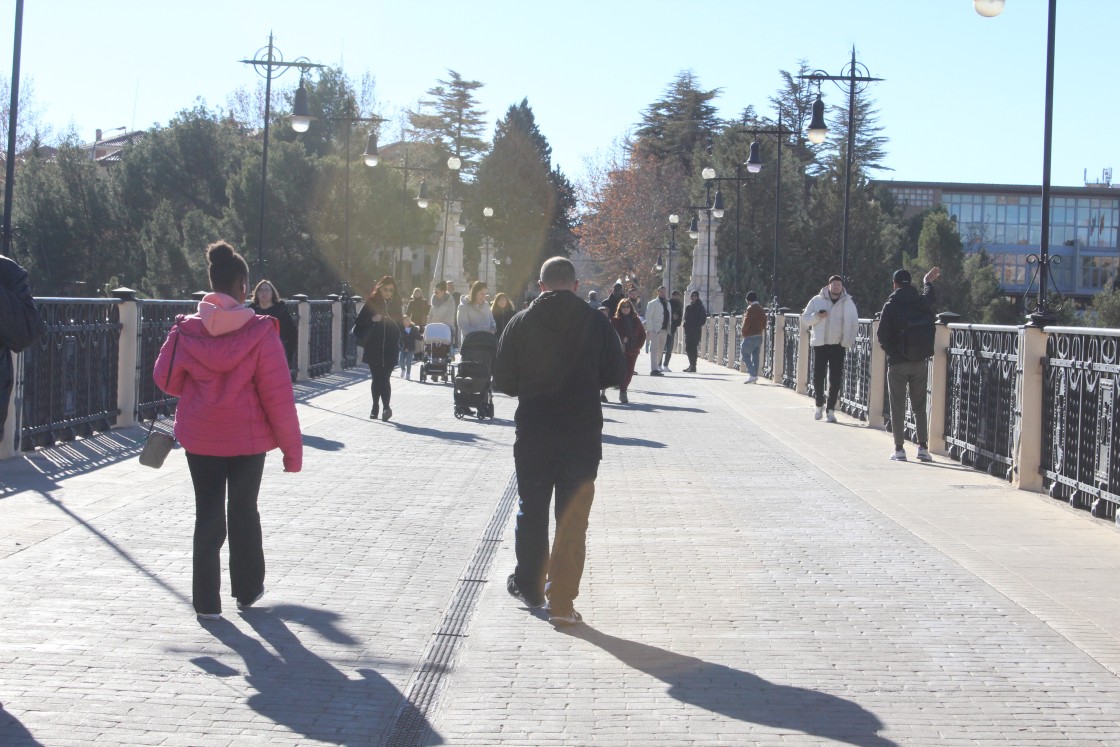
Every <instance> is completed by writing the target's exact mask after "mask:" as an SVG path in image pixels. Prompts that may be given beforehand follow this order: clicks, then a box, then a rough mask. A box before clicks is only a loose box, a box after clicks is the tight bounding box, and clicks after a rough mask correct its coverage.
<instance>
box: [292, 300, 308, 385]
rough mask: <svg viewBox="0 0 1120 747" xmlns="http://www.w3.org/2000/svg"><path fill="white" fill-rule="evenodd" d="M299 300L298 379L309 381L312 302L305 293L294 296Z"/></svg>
mask: <svg viewBox="0 0 1120 747" xmlns="http://www.w3.org/2000/svg"><path fill="white" fill-rule="evenodd" d="M292 300H293V301H298V302H299V344H298V345H297V346H296V347H297V350H296V380H297V381H307V380H308V379H310V378H311V376H310V375H309V374H308V370H309V369H310V368H311V304H310V303H308V300H307V296H306V295H304V294H303V293H300V294H298V295H295V296H292Z"/></svg>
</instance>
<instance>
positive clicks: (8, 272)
mask: <svg viewBox="0 0 1120 747" xmlns="http://www.w3.org/2000/svg"><path fill="white" fill-rule="evenodd" d="M42 334H43V320H42V319H41V318H40V317H39V311H38V310H37V309H36V308H35V300H34V299H33V298H32V297H31V286H30V285H28V283H27V271H26V270H24V269H23V268H22V267H20V266H19V265H18V264H16V263H15V261H13V260H11V259H8V258H7V257H5V256H4V255H2V254H0V437H3V435H4V423H5V421H6V420H7V419H8V401H9V400H10V399H11V397H12V388H13V387H14V386H15V381H16V377H15V370H14V369H13V367H12V353H19V352H21V351H23V350H26V349H27V348H28V347H30V345H31V343H33V342H35V340H37V339H39V337H40V336H41V335H42Z"/></svg>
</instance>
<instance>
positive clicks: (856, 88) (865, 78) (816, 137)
mask: <svg viewBox="0 0 1120 747" xmlns="http://www.w3.org/2000/svg"><path fill="white" fill-rule="evenodd" d="M797 77H798V79H800V80H809V81H810V82H813V83H816V84H817V100H816V101H815V102H813V118H812V120H811V121H810V122H809V132H808V135H809V142H811V143H813V144H815V145H819V144H820V143H823V142H824V138H825V135H826V134H827V133H828V126H827V125H826V124H825V123H824V101H823V100H822V99H821V81H825V80H831V81H832V82H833V83H836V84H837V86H839V85H840V81H845V82H846V83H847V84H848V158H847V168H846V169H845V170H844V240H843V243H842V244H841V249H840V275H841V276H842V277H843V278H844V280H845V282H847V278H848V209H849V203H850V200H851V194H852V161H853V159H854V158H855V144H856V127H855V111H856V93H857V92H863V91H864V90H866V88H867V84H868V83H874V82H877V81H881V80H883V79H882V78H872V77H871V74H870V73H869V72H868V70H867V67H866V66H865V65H863V63H859V62H856V48H855V47H852V61H851V62H849V63H848V64H847V65H845V66H844V69H843V70H842V71H841V74H840V75H829V74H828V73H826V72H824V71H823V70H814V71H813V72H811V73H809V74H808V75H798V76H797Z"/></svg>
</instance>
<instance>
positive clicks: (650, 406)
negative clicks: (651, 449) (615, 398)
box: [610, 390, 707, 412]
mask: <svg viewBox="0 0 1120 747" xmlns="http://www.w3.org/2000/svg"><path fill="white" fill-rule="evenodd" d="M631 391H634V390H631ZM635 393H636V394H639V395H641V394H653V393H654V392H643V391H637V392H635ZM610 404H611V405H613V406H614V407H621V408H624V409H629V410H642V411H643V412H658V411H660V410H666V411H670V412H707V410H703V409H701V408H699V407H677V406H676V405H662V404H658V403H656V402H653V403H649V402H634V401H631V402H630V404H628V405H623V404H615V403H614V402H611V403H610Z"/></svg>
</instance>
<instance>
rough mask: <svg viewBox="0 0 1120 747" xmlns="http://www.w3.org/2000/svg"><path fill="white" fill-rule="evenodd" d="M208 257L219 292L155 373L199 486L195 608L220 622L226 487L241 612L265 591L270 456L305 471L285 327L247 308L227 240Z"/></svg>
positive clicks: (237, 259)
mask: <svg viewBox="0 0 1120 747" xmlns="http://www.w3.org/2000/svg"><path fill="white" fill-rule="evenodd" d="M206 258H207V261H208V262H209V265H210V287H211V288H213V291H214V292H213V293H208V294H207V295H206V297H205V298H203V299H202V300H201V301H199V303H198V313H197V314H191V315H190V316H181V317H179V319H178V320H177V321H176V323H175V326H174V327H173V328H172V329H171V332H170V334H168V336H167V340H166V341H165V342H164V343H163V348H162V349H161V350H160V352H159V358H158V359H157V360H156V365H155V370H154V371H153V376H154V378H155V381H156V384H157V385H158V386H159V387H160V388H162V389H163V390H164V391H165V392H167V393H168V394H170V395H172V396H176V397H178V398H179V404H178V406H177V407H176V410H175V437H176V438H177V439H178V440H179V443H180V444H182V445H183V450H184V451H186V453H187V465H188V466H189V467H190V472H191V480H192V481H193V482H194V493H195V525H194V582H193V594H192V598H193V601H194V610H195V613H196V614H197V615H198V617H199V618H200V619H204V620H217V619H220V616H221V612H222V600H221V583H222V582H221V549H222V544H223V543H224V542H225V537H226V505H225V504H226V493H227V490H228V494H229V509H228V511H229V575H230V586H231V589H230V591H231V593H232V595H233V597H234V598H235V599H236V600H237V606H238V608H239V609H241V608H244V607H249V606H251V605H252V604H253V603H254V602H256V601H257V600H258V599H260V598H261V596H262V595H263V594H264V548H263V545H262V539H261V518H260V514H259V513H258V512H257V494H258V493H259V492H260V487H261V475H262V473H263V471H264V461H265V453H266V452H268V451H271V450H272V449H275V448H277V447H279V448H280V450H281V451H282V452H283V454H284V471H285V472H299V471H300V469H301V468H302V466H303V441H302V438H301V436H300V429H299V417H298V416H297V415H296V406H295V397H294V395H293V393H292V381H291V377H290V374H289V372H288V360H287V357H286V356H285V355H284V346H283V344H282V343H281V342H280V330H279V325H278V324H277V322H276V320H275V319H274V318H272V317H269V316H257V315H256V314H255V313H254V312H253V310H252V309H250V308H247V307H246V306H245V305H244V303H245V296H246V294H247V293H248V290H249V267H248V265H246V264H245V260H244V258H242V256H241V255H240V254H238V253H237V252H235V251H234V250H233V247H231V246H230V245H229V244H227V243H225V242H224V241H219V242H217V243H214V244H211V245H210V246H208V247H207V248H206Z"/></svg>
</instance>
